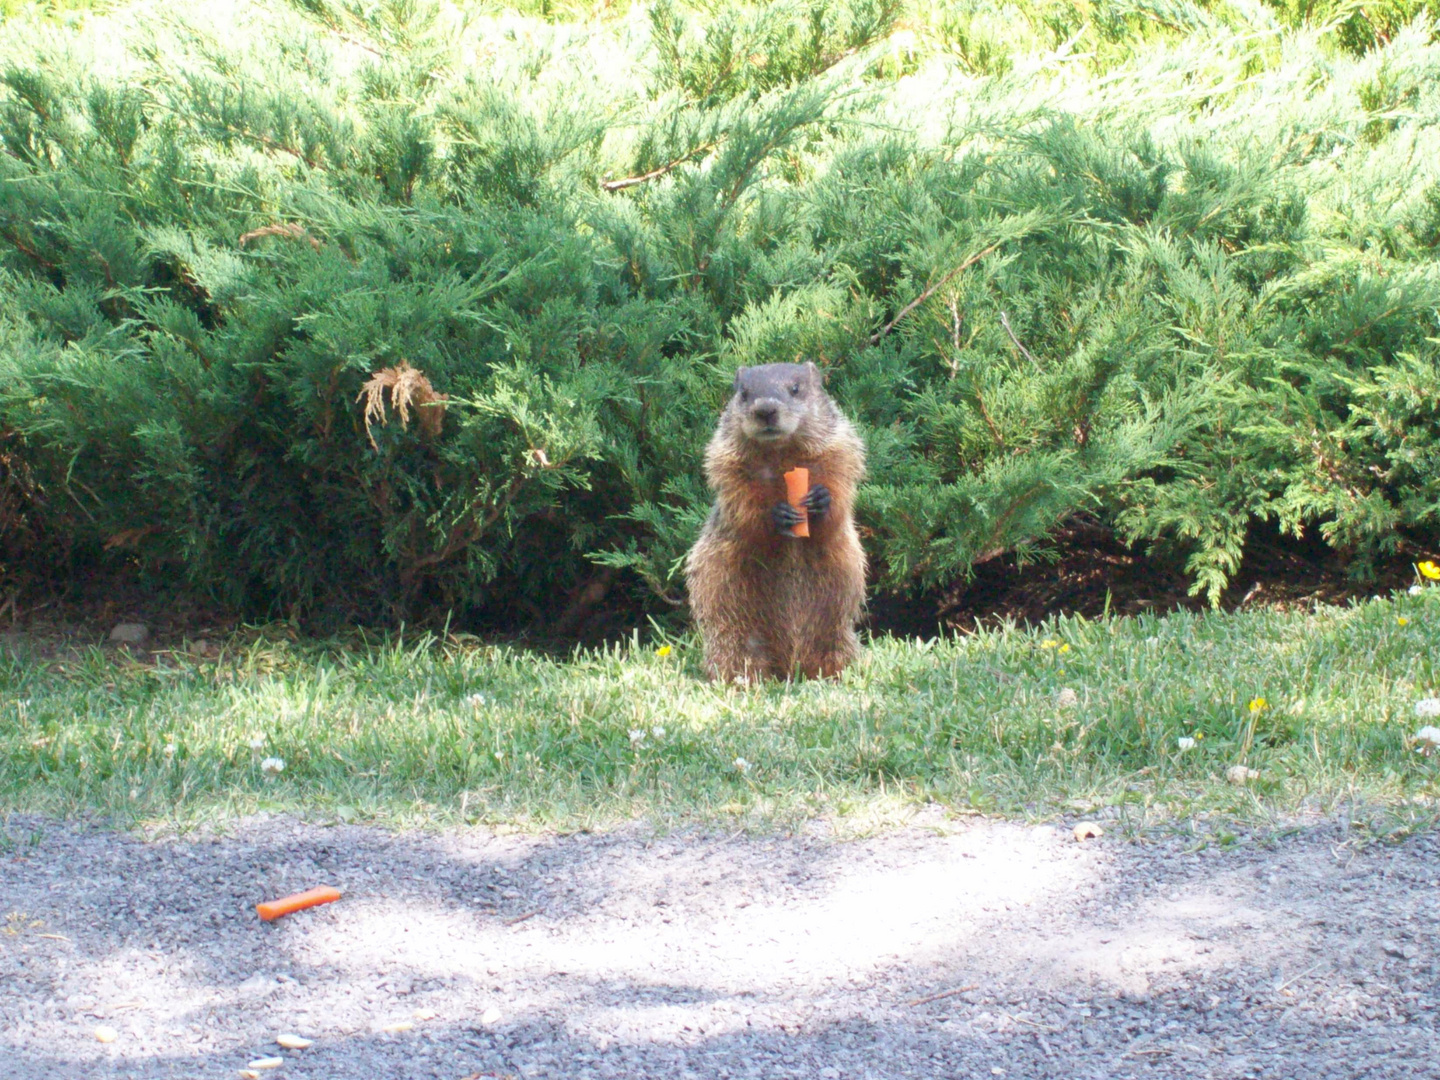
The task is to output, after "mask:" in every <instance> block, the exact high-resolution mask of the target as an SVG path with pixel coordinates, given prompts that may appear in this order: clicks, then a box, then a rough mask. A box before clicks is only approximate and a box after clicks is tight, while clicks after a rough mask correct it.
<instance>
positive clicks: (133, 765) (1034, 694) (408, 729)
mask: <svg viewBox="0 0 1440 1080" xmlns="http://www.w3.org/2000/svg"><path fill="white" fill-rule="evenodd" d="M1402 619H1404V620H1405V621H1404V622H1403V623H1402V621H1401V620H1402ZM1437 648H1440V588H1429V589H1427V590H1425V593H1424V594H1423V595H1421V596H1415V597H1412V596H1408V595H1400V596H1396V597H1393V598H1391V599H1386V600H1375V601H1371V602H1368V603H1365V604H1361V605H1358V606H1355V607H1350V608H1343V609H1341V608H1330V609H1325V610H1322V611H1320V612H1318V613H1315V614H1284V613H1278V612H1256V613H1250V614H1238V615H1224V614H1210V615H1187V614H1179V615H1172V616H1169V617H1166V618H1140V619H1115V620H1107V621H1095V622H1087V621H1085V620H1083V619H1062V620H1059V621H1056V622H1052V623H1050V624H1047V625H1046V626H1044V627H1041V628H1039V629H1037V630H1033V631H1032V630H1025V629H1007V630H1002V631H996V632H986V633H980V634H977V635H975V636H973V637H967V638H964V639H960V640H955V641H943V642H938V641H937V642H924V643H920V642H915V641H903V640H896V639H888V638H887V639H882V640H878V641H875V642H873V643H872V644H871V646H870V647H869V648H868V649H867V651H866V653H865V656H864V659H863V660H862V661H861V662H860V663H859V664H857V665H856V666H855V667H854V668H852V669H851V670H850V671H849V672H847V673H846V674H845V676H844V677H843V678H842V679H841V680H839V681H838V682H809V683H799V684H795V685H771V686H765V687H760V688H743V687H734V686H712V685H709V684H707V683H705V682H703V681H701V680H700V679H699V678H698V668H697V660H698V656H697V652H698V650H697V648H696V646H695V643H694V642H693V641H691V640H688V639H687V640H682V641H677V642H675V643H674V645H673V649H672V651H671V653H670V654H669V655H666V656H661V655H658V654H657V650H656V648H655V647H654V645H653V644H644V645H641V644H639V643H634V644H632V645H630V646H628V647H621V648H614V649H610V650H606V651H602V652H597V653H581V654H577V655H576V656H574V657H573V658H570V659H568V660H562V659H554V658H547V657H543V656H537V655H533V654H528V653H525V652H523V651H519V650H516V649H512V648H506V647H488V646H480V645H468V644H465V643H455V642H450V643H437V642H435V641H433V640H429V639H427V640H425V641H422V642H419V643H411V642H406V643H387V644H384V645H380V646H371V647H364V648H355V647H348V648H346V647H341V646H339V645H336V644H334V643H330V644H324V643H303V642H301V643H297V642H293V641H290V640H287V639H285V638H283V637H281V636H277V635H276V634H275V633H273V632H272V633H270V634H268V635H267V634H261V635H259V636H258V637H253V638H252V639H251V640H249V641H248V642H241V641H239V640H238V639H237V641H236V642H235V643H234V644H233V645H232V646H229V647H228V648H227V651H226V652H225V654H224V655H222V656H221V657H220V659H218V660H211V661H200V660H196V659H194V658H192V657H190V656H187V655H186V654H184V653H183V652H180V651H177V652H175V653H172V654H162V655H161V656H160V658H159V660H160V661H161V662H160V663H157V664H154V665H149V664H143V665H142V664H138V663H135V662H132V661H129V660H126V659H125V658H123V657H121V658H116V657H115V656H114V655H111V654H106V653H104V652H101V651H99V650H89V651H83V652H79V653H76V654H74V655H73V657H72V658H70V659H63V660H52V661H43V662H42V661H38V660H33V659H26V658H25V657H24V656H23V655H19V654H11V655H9V656H7V657H5V658H4V659H3V661H0V810H8V811H39V812H45V813H58V814H86V813H96V812H98V813H101V814H104V815H110V816H113V817H115V818H117V819H120V820H123V821H129V822H135V821H142V822H143V821H152V822H167V821H168V822H171V823H173V824H175V825H177V826H181V827H183V826H185V825H187V824H193V823H195V822H197V821H200V820H206V819H211V820H213V819H216V818H225V817H229V816H233V815H236V814H240V813H247V812H252V811H255V810H262V809H272V810H286V811H291V812H298V813H300V814H303V815H306V816H308V817H311V818H313V819H318V820H343V821H350V820H356V819H376V820H379V821H381V822H385V823H391V824H407V825H415V824H427V823H434V824H458V823H461V822H486V823H489V824H492V825H511V826H519V827H523V828H551V827H553V828H561V829H568V828H578V827H588V826H596V825H603V824H605V823H609V822H614V821H616V820H621V819H625V818H630V817H635V816H644V817H648V818H650V819H651V820H653V821H655V822H656V823H658V824H660V825H662V826H663V825H668V824H676V823H680V822H683V821H687V820H703V821H709V822H712V823H713V822H715V821H716V820H723V821H732V822H734V823H735V824H736V826H737V827H755V826H759V827H768V826H771V825H775V824H779V825H782V826H784V825H793V824H794V823H796V822H797V821H799V820H803V819H804V818H806V817H811V816H827V817H832V818H834V819H835V820H836V821H837V822H838V823H839V824H840V826H841V827H842V828H848V829H863V828H865V827H867V826H869V825H871V824H874V823H876V822H878V821H883V820H886V819H893V818H895V817H900V816H903V815H904V814H905V812H906V811H907V808H909V807H912V806H914V805H915V804H918V803H922V802H926V801H930V800H936V801H939V802H941V803H943V804H946V805H948V806H950V807H952V808H954V809H956V810H962V811H975V810H979V811H983V812H987V813H988V812H994V813H1001V814H1007V815H1018V816H1023V817H1028V818H1031V819H1036V818H1045V817H1053V816H1057V815H1061V814H1074V813H1076V812H1077V811H1084V812H1089V811H1091V810H1097V811H1099V812H1103V811H1100V808H1102V807H1106V806H1111V807H1116V808H1118V810H1117V811H1110V813H1111V814H1112V815H1118V817H1119V818H1120V824H1122V825H1129V826H1132V827H1145V826H1154V825H1160V824H1165V823H1178V822H1181V821H1184V820H1187V819H1188V820H1194V819H1195V818H1196V817H1206V816H1212V817H1216V818H1217V819H1218V820H1222V821H1233V820H1238V819H1245V818H1254V817H1256V816H1260V817H1268V818H1270V819H1272V820H1280V819H1284V818H1286V817H1290V816H1294V815H1297V814H1299V815H1303V814H1306V813H1331V812H1335V811H1337V810H1340V809H1343V810H1345V811H1346V812H1349V813H1355V812H1356V808H1357V807H1363V808H1368V809H1369V810H1378V811H1381V812H1382V814H1381V816H1384V815H1385V814H1389V815H1391V816H1392V817H1393V815H1394V814H1396V813H1399V814H1400V815H1401V816H1402V817H1403V816H1405V815H1410V816H1412V817H1413V816H1415V815H1423V814H1425V813H1426V812H1427V811H1426V810H1425V807H1428V806H1429V805H1430V804H1431V803H1432V802H1433V801H1434V800H1435V798H1436V797H1437V795H1440V782H1437V777H1440V758H1427V757H1425V756H1422V755H1421V754H1419V753H1416V752H1415V750H1414V749H1413V747H1412V746H1411V745H1410V743H1409V737H1410V736H1411V735H1413V733H1414V732H1415V731H1416V730H1417V728H1418V727H1419V726H1421V722H1420V721H1418V720H1417V718H1416V716H1415V702H1416V701H1417V700H1418V699H1419V698H1422V697H1426V696H1431V695H1434V694H1435V693H1436V692H1437V689H1440V673H1437V669H1436V656H1437ZM1065 688H1071V689H1073V690H1074V691H1075V693H1076V695H1078V699H1079V700H1078V704H1076V705H1074V706H1073V707H1069V708H1067V707H1064V706H1063V705H1062V704H1061V703H1060V692H1061V691H1062V690H1063V689H1065ZM473 695H480V696H481V697H480V698H479V699H472V696H473ZM1256 697H1263V698H1265V699H1266V700H1267V702H1268V703H1269V706H1268V707H1267V708H1264V709H1260V710H1258V711H1251V710H1250V709H1249V708H1248V705H1247V703H1248V702H1250V701H1251V700H1252V699H1254V698H1256ZM661 728H663V733H662V732H661V731H660V730H659V729H661ZM632 731H634V732H637V733H638V732H643V733H644V734H643V737H642V738H640V739H638V740H637V741H633V742H632V737H631V732H632ZM260 735H263V736H264V747H263V749H262V750H254V749H252V748H251V745H250V743H251V740H252V739H253V738H254V737H256V736H260ZM1182 736H1188V737H1192V738H1194V739H1196V740H1197V746H1196V748H1195V749H1193V750H1188V751H1181V750H1180V749H1179V748H1178V744H1177V740H1178V739H1179V738H1180V737H1182ZM167 746H171V747H173V748H174V749H173V752H171V753H170V754H167V752H166V748H167ZM270 755H273V756H278V757H280V758H283V759H284V761H285V768H284V771H283V773H282V774H281V775H280V776H278V777H267V776H266V775H264V774H263V773H262V771H261V769H260V761H261V759H262V758H264V757H266V756H270ZM737 758H743V759H745V760H746V761H748V762H749V763H751V764H750V767H749V770H748V772H745V771H741V770H740V769H738V768H737V767H736V765H735V762H736V759H737ZM1242 761H1243V762H1244V763H1246V764H1247V765H1249V766H1250V767H1252V768H1255V769H1257V770H1258V771H1259V773H1260V778H1259V779H1258V780H1256V781H1254V782H1252V783H1251V784H1249V785H1247V786H1245V787H1236V786H1233V785H1230V784H1228V783H1226V781H1225V778H1224V773H1225V770H1226V768H1227V767H1229V766H1231V765H1233V764H1236V763H1238V762H1242ZM1362 816H1363V815H1362Z"/></svg>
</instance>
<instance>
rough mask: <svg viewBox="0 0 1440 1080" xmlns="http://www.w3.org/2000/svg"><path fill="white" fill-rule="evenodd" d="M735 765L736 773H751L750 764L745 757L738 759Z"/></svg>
mask: <svg viewBox="0 0 1440 1080" xmlns="http://www.w3.org/2000/svg"><path fill="white" fill-rule="evenodd" d="M734 764H735V771H736V772H739V773H748V772H749V771H750V763H749V762H748V761H746V760H745V759H744V758H743V757H737V758H736V759H735V763H734Z"/></svg>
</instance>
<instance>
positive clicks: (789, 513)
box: [770, 496, 809, 536]
mask: <svg viewBox="0 0 1440 1080" xmlns="http://www.w3.org/2000/svg"><path fill="white" fill-rule="evenodd" d="M806 497H807V498H808V497H809V496H806ZM770 520H771V521H773V522H774V523H775V531H776V532H778V533H782V534H784V535H785V536H789V535H790V534H791V533H790V530H792V529H793V528H795V526H796V525H799V524H800V522H801V521H802V520H803V519H802V518H801V516H800V511H799V510H796V509H795V507H793V506H791V505H790V504H789V503H788V502H782V503H776V504H775V507H774V509H772V510H771V511H770Z"/></svg>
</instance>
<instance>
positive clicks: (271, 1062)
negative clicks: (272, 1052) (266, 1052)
mask: <svg viewBox="0 0 1440 1080" xmlns="http://www.w3.org/2000/svg"><path fill="white" fill-rule="evenodd" d="M284 1064H285V1059H284V1058H282V1057H263V1058H256V1059H255V1060H254V1061H252V1062H250V1068H252V1069H278V1068H279V1067H280V1066H281V1065H284Z"/></svg>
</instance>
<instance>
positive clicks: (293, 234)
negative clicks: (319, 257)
mask: <svg viewBox="0 0 1440 1080" xmlns="http://www.w3.org/2000/svg"><path fill="white" fill-rule="evenodd" d="M262 236H288V237H289V238H290V239H292V240H308V241H309V243H310V246H311V247H313V248H314V249H315V250H316V251H319V250H320V241H319V240H316V239H315V237H313V236H311V235H310V234H309V233H308V232H306V231H305V226H303V225H297V224H295V222H293V221H282V222H280V223H278V224H276V225H262V226H261V227H260V228H258V229H251V230H250V231H249V232H247V233H245V234H244V235H243V236H241V237H240V246H241V247H244V246H245V245H246V244H248V243H249V242H250V241H251V240H259V239H260V238H261V237H262Z"/></svg>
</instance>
